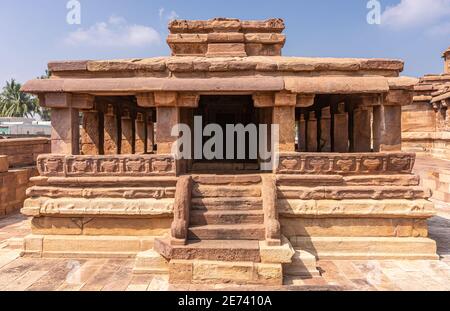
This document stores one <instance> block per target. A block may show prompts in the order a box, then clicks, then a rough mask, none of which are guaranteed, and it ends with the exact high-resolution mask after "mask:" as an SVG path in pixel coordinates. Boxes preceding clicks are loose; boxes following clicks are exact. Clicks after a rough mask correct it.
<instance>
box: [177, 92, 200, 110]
mask: <svg viewBox="0 0 450 311" xmlns="http://www.w3.org/2000/svg"><path fill="white" fill-rule="evenodd" d="M199 101H200V95H199V94H196V93H181V94H179V96H178V102H177V104H178V106H179V107H184V108H197V107H198V103H199Z"/></svg>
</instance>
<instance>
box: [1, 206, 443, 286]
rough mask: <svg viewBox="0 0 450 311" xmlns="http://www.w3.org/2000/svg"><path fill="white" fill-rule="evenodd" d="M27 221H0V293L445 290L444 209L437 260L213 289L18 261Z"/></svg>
mask: <svg viewBox="0 0 450 311" xmlns="http://www.w3.org/2000/svg"><path fill="white" fill-rule="evenodd" d="M29 232H30V230H29V225H28V219H27V218H26V217H24V216H22V215H19V214H16V215H12V216H10V217H8V218H5V219H0V290H1V291H9V290H19V291H23V290H29V291H48V290H49V291H53V290H58V291H80V290H81V291H124V290H138V291H147V290H148V291H158V290H255V289H256V290H450V207H449V206H440V208H439V214H438V216H436V217H434V218H433V219H432V220H431V221H430V234H431V237H432V238H433V239H434V240H436V241H437V243H438V252H439V255H440V256H441V260H440V261H423V260H421V261H360V260H358V261H320V262H319V266H320V270H321V272H322V278H315V279H309V280H300V279H292V278H291V279H289V278H288V279H286V280H285V284H286V285H285V286H283V287H255V286H251V287H246V286H239V287H236V286H231V285H217V286H214V287H206V286H199V285H195V286H193V285H190V286H169V285H168V280H167V277H165V276H157V275H155V276H150V275H141V276H136V275H135V276H134V275H133V273H132V268H133V264H134V262H133V260H131V259H79V260H70V259H36V258H21V257H20V246H21V242H22V240H21V239H22V238H23V237H24V236H26V235H27V234H29Z"/></svg>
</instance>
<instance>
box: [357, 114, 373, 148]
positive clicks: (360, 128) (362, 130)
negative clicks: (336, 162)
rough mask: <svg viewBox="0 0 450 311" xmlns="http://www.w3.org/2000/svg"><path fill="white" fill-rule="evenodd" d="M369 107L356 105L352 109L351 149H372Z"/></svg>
mask: <svg viewBox="0 0 450 311" xmlns="http://www.w3.org/2000/svg"><path fill="white" fill-rule="evenodd" d="M371 112H372V108H371V107H365V106H356V107H355V109H354V111H353V149H354V150H353V151H354V152H370V151H371V150H372V126H371Z"/></svg>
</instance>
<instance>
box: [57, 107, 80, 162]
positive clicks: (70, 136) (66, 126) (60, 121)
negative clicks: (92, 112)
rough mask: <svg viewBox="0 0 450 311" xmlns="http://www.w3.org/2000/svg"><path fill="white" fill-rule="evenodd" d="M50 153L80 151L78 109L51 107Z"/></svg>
mask: <svg viewBox="0 0 450 311" xmlns="http://www.w3.org/2000/svg"><path fill="white" fill-rule="evenodd" d="M51 119H52V136H51V140H52V153H54V154H67V155H77V154H79V153H80V123H79V113H78V109H74V108H57V109H52V118H51Z"/></svg>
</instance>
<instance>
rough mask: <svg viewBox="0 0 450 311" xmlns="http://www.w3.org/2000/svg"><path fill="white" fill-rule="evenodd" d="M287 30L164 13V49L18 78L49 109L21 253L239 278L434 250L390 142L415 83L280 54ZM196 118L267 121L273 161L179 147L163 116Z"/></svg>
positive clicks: (424, 207)
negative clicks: (47, 135) (131, 261)
mask: <svg viewBox="0 0 450 311" xmlns="http://www.w3.org/2000/svg"><path fill="white" fill-rule="evenodd" d="M283 30H284V23H283V21H282V20H279V19H272V20H267V21H240V20H235V19H214V20H209V21H182V20H176V21H173V22H172V23H171V24H170V35H169V37H168V44H169V46H170V48H171V50H172V56H171V57H160V58H149V59H128V60H110V61H66V62H52V63H50V64H49V70H51V71H52V73H53V75H52V78H51V79H49V80H34V81H30V82H28V83H27V84H26V85H25V86H24V91H26V92H29V93H33V94H36V95H38V96H39V98H40V100H41V103H42V105H43V106H45V107H48V108H51V109H52V126H53V134H52V152H53V153H52V154H47V155H42V156H40V157H39V159H38V169H39V173H40V176H39V177H36V178H34V179H33V182H35V183H36V186H34V187H32V188H30V189H29V190H28V195H29V199H28V200H27V201H26V203H25V207H24V208H23V210H22V212H23V213H24V214H26V215H29V216H32V217H33V219H32V230H33V234H32V235H31V236H28V237H27V238H26V241H25V254H26V255H29V256H66V257H71V256H74V257H83V256H97V257H101V256H105V257H136V267H135V272H136V273H158V272H159V273H169V274H170V281H171V282H172V283H197V282H200V283H204V282H223V281H225V282H236V283H249V284H252V283H255V284H260V283H262V284H281V283H282V280H283V274H285V275H286V274H294V275H301V276H314V275H316V274H317V273H318V272H317V270H316V269H315V267H316V266H315V260H316V259H317V258H320V259H331V258H332V259H371V258H373V259H437V255H436V245H435V242H434V241H432V240H430V239H429V238H428V237H427V236H428V230H427V219H428V218H429V217H432V216H433V215H434V214H435V210H434V206H433V204H432V203H430V202H429V201H428V200H427V199H428V198H429V197H430V191H428V190H426V189H422V188H421V187H419V186H418V185H419V179H418V177H417V176H414V175H413V174H412V169H413V167H414V161H415V154H414V153H405V152H402V151H401V112H402V106H405V105H408V104H410V103H411V101H412V98H413V94H414V89H413V87H414V84H415V81H414V80H410V79H405V78H400V77H399V73H400V72H401V71H402V70H403V62H402V61H399V60H387V59H329V58H298V57H282V56H281V51H282V48H283V46H284V44H285V40H286V39H285V36H284V35H283V34H282V32H283ZM80 116H81V119H82V122H81V123H82V127H81V130H80V126H79V124H80V123H79V118H80ZM194 116H202V117H203V122H204V125H205V126H206V125H207V124H211V123H217V124H219V125H221V126H224V125H225V124H236V123H242V124H251V123H255V124H279V125H280V142H279V149H280V162H279V165H278V166H277V167H274V168H273V171H272V172H265V171H261V170H260V164H261V163H260V162H261V161H258V160H251V159H243V160H236V161H223V162H218V161H207V160H206V159H203V160H176V159H175V157H174V155H173V154H171V150H172V145H173V144H174V142H175V141H176V139H177V137H172V136H171V129H172V127H173V126H174V125H176V124H178V123H185V124H192V123H193V119H194ZM296 141H297V143H296ZM246 143H247V144H248V143H249V142H246Z"/></svg>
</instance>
